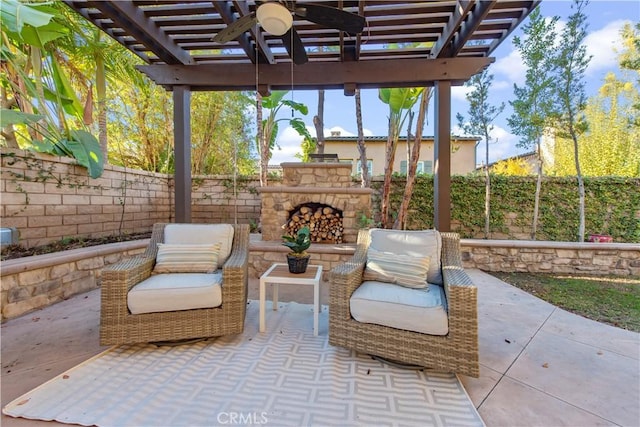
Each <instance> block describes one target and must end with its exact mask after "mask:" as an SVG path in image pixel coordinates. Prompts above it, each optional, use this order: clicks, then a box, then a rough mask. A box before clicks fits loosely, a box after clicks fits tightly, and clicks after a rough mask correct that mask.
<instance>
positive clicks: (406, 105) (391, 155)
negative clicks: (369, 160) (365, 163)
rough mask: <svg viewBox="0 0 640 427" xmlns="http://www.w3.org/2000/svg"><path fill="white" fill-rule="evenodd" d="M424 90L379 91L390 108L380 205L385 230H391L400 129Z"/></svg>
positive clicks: (399, 89)
mask: <svg viewBox="0 0 640 427" xmlns="http://www.w3.org/2000/svg"><path fill="white" fill-rule="evenodd" d="M421 93H422V88H392V89H389V88H385V89H378V98H379V99H380V100H381V101H382V102H384V103H385V104H387V105H388V106H389V133H388V136H387V143H386V146H385V156H384V184H383V187H382V201H381V203H380V217H381V218H380V221H381V223H382V227H383V228H391V225H392V224H393V222H392V221H391V218H389V198H390V195H391V177H392V175H393V164H394V161H395V156H396V147H397V145H398V139H399V138H400V129H402V125H403V123H404V121H405V119H406V118H407V115H408V114H409V111H410V110H411V108H412V107H413V106H414V104H415V103H416V101H417V100H418V97H419V96H420V94H421Z"/></svg>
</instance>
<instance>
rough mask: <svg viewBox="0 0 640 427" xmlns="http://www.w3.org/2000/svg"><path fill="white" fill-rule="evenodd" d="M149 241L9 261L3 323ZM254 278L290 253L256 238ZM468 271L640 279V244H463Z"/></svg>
mask: <svg viewBox="0 0 640 427" xmlns="http://www.w3.org/2000/svg"><path fill="white" fill-rule="evenodd" d="M147 242H148V240H138V241H133V242H123V243H112V244H108V245H102V246H94V247H90V248H84V249H74V250H71V251H65V252H59V253H56V254H49V255H38V256H34V257H27V258H20V259H15V260H9V261H4V262H3V263H2V270H1V271H0V276H1V277H0V281H1V283H2V293H1V308H2V320H5V319H9V318H13V317H17V316H20V315H22V314H25V313H28V312H30V311H33V310H36V309H38V308H42V307H45V306H48V305H50V304H53V303H55V302H58V301H60V300H62V299H65V298H68V297H69V296H71V295H74V294H76V293H81V292H86V291H89V290H91V289H95V288H96V287H98V286H99V283H100V282H99V278H100V273H101V270H102V267H104V266H105V265H108V264H111V263H113V262H117V261H119V260H120V259H122V258H123V257H126V256H131V255H137V254H140V253H142V252H143V251H144V248H145V247H146V245H147ZM249 248H250V255H249V278H250V279H253V280H257V279H258V278H259V277H260V275H262V273H264V272H265V271H266V270H267V269H268V268H269V266H270V265H271V264H272V263H275V262H280V263H285V262H286V253H287V248H285V247H284V246H282V245H281V244H280V243H279V242H273V241H272V242H262V241H261V240H260V236H259V235H252V240H251V243H250V246H249ZM354 250H355V245H353V244H345V245H316V244H314V245H312V247H311V248H310V250H309V252H310V253H311V262H312V263H315V264H321V265H322V266H323V270H324V273H323V279H324V280H325V281H326V280H328V278H329V277H328V276H329V271H331V269H332V268H334V267H335V266H336V265H338V264H340V263H342V262H345V261H347V260H348V259H349V258H350V257H351V256H352V255H353V252H354ZM461 251H462V258H463V262H464V266H465V268H479V269H481V270H484V271H488V272H491V271H502V272H514V271H517V272H532V273H566V274H591V275H618V276H629V275H633V276H640V245H638V244H628V243H581V244H580V243H566V242H562V243H556V242H533V241H525V242H520V241H491V240H471V239H463V240H462V241H461Z"/></svg>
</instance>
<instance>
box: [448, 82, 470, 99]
mask: <svg viewBox="0 0 640 427" xmlns="http://www.w3.org/2000/svg"><path fill="white" fill-rule="evenodd" d="M472 91H473V88H472V87H471V86H453V87H451V98H452V99H458V100H460V101H466V100H467V98H466V96H467V94H468V93H469V92H472Z"/></svg>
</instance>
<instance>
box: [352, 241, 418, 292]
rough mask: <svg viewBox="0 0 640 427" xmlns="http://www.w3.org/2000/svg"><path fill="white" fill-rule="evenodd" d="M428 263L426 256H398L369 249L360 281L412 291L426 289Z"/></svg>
mask: <svg viewBox="0 0 640 427" xmlns="http://www.w3.org/2000/svg"><path fill="white" fill-rule="evenodd" d="M430 262H431V258H430V257H428V256H411V255H398V254H394V253H391V252H382V251H378V250H377V249H374V248H369V249H368V250H367V265H366V268H365V270H364V277H363V278H362V280H363V281H364V280H376V281H378V282H386V283H393V284H396V285H401V286H405V287H407V288H414V289H422V288H426V287H427V286H429V284H428V283H427V273H428V272H429V263H430Z"/></svg>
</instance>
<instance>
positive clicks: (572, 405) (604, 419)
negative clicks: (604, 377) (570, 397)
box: [505, 375, 622, 427]
mask: <svg viewBox="0 0 640 427" xmlns="http://www.w3.org/2000/svg"><path fill="white" fill-rule="evenodd" d="M505 376H506V375H505ZM509 379H511V380H513V381H515V382H517V383H518V384H522V385H523V386H525V387H528V388H532V389H534V390H536V391H539V392H540V393H542V394H545V395H547V396H549V397H550V398H552V399H555V400H558V401H560V402H563V403H566V404H567V405H569V406H571V407H574V408H576V409H579V410H580V411H583V412H586V413H588V414H590V415H593V416H594V417H596V418H599V419H601V420H603V421H606V422H608V423H611V424H612V425H614V426H618V427H622V425H621V424H618V423H616V422H615V421H612V420H610V419H608V418H604V417H603V416H602V415H598V414H596V413H594V412H592V411H590V410H589V409H587V408H583V407H581V406H578V405H576V404H575V403H571V402H568V401H566V400H564V399H563V398H561V397H558V396H554V395H553V394H551V393H549V392H546V391H544V390H541V389H539V388H538V387H534V386H532V385H531V384H527V383H525V382H523V381H521V380H519V379H516V378H513V377H509Z"/></svg>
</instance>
